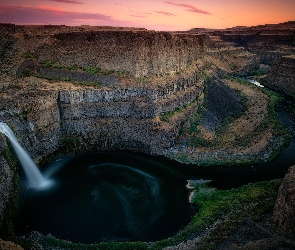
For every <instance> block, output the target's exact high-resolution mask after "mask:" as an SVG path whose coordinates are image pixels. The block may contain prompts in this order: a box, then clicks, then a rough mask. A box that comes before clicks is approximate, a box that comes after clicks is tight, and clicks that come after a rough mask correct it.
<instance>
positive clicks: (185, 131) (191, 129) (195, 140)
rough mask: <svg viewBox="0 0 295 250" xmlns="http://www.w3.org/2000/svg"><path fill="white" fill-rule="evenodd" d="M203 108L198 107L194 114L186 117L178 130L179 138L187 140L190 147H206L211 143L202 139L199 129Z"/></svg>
mask: <svg viewBox="0 0 295 250" xmlns="http://www.w3.org/2000/svg"><path fill="white" fill-rule="evenodd" d="M202 111H203V106H199V107H198V111H197V112H196V113H195V114H192V115H190V116H188V118H187V119H186V120H185V122H184V123H183V124H182V126H181V129H180V136H184V137H186V138H188V143H189V146H190V147H198V146H202V147H208V146H210V145H211V142H210V141H208V140H206V139H204V138H203V137H202V132H201V130H200V128H199V126H200V125H201V121H202Z"/></svg>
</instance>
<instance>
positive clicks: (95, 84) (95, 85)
mask: <svg viewBox="0 0 295 250" xmlns="http://www.w3.org/2000/svg"><path fill="white" fill-rule="evenodd" d="M74 83H75V84H79V85H85V86H94V87H96V88H100V87H101V83H100V82H99V81H96V82H85V81H84V82H74Z"/></svg>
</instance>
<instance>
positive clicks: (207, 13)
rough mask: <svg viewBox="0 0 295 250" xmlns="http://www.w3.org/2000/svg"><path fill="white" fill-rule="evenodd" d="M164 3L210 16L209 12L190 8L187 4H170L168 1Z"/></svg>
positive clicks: (193, 7)
mask: <svg viewBox="0 0 295 250" xmlns="http://www.w3.org/2000/svg"><path fill="white" fill-rule="evenodd" d="M164 3H167V4H171V5H175V6H180V7H185V8H187V9H186V10H187V11H191V12H196V13H200V14H205V15H211V13H210V12H208V11H205V10H200V9H198V8H196V7H195V6H192V5H189V4H184V3H172V2H169V1H164Z"/></svg>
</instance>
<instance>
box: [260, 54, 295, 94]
mask: <svg viewBox="0 0 295 250" xmlns="http://www.w3.org/2000/svg"><path fill="white" fill-rule="evenodd" d="M264 85H265V86H267V87H270V88H272V89H275V90H277V91H279V92H281V93H284V94H286V95H289V96H292V97H295V54H294V55H289V56H283V57H282V58H281V59H279V60H277V61H276V62H275V63H274V64H273V65H272V67H271V69H270V71H269V72H268V74H267V77H266V80H265V82H264Z"/></svg>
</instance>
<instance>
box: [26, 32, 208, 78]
mask: <svg viewBox="0 0 295 250" xmlns="http://www.w3.org/2000/svg"><path fill="white" fill-rule="evenodd" d="M205 40H206V36H205V35H189V36H188V35H176V34H172V33H169V32H156V31H141V30H133V31H129V30H125V31H124V30H123V31H120V30H117V31H111V30H107V31H96V30H93V31H83V32H79V31H74V32H72V31H71V32H64V33H57V34H54V35H52V36H50V37H48V40H47V41H46V42H44V43H43V44H42V45H40V46H38V47H37V48H31V49H30V51H31V52H32V53H33V54H34V56H36V57H37V58H38V62H40V63H41V62H43V61H46V60H47V61H51V62H55V63H58V64H59V65H61V66H77V67H86V66H90V67H94V68H100V69H102V70H114V71H124V72H128V73H130V74H131V75H132V76H134V77H136V78H142V77H146V76H151V75H152V76H163V75H167V74H175V73H176V72H179V71H181V70H185V69H186V68H187V67H188V66H189V65H191V64H192V63H193V61H194V60H196V59H197V58H198V57H200V56H201V55H202V54H203V52H204V51H203V48H204V43H205ZM81 48H83V49H81Z"/></svg>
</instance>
